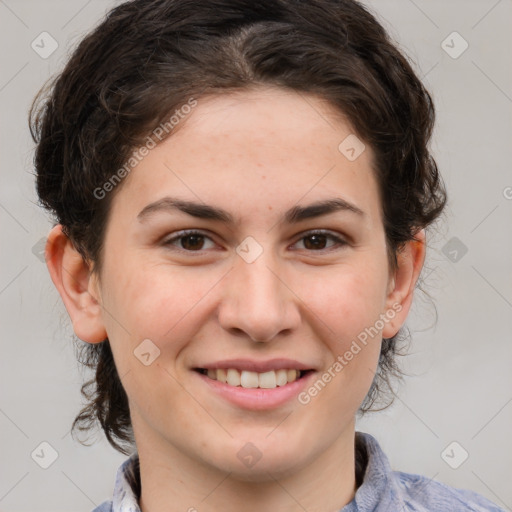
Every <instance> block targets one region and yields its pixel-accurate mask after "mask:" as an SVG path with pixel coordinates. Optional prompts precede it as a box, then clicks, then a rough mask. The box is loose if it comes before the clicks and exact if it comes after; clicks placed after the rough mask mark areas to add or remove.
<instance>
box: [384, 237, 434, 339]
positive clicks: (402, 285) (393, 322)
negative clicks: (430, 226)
mask: <svg viewBox="0 0 512 512" xmlns="http://www.w3.org/2000/svg"><path fill="white" fill-rule="evenodd" d="M424 262H425V230H424V229H421V230H420V231H418V232H417V233H416V235H415V240H409V241H408V242H406V243H405V245H404V247H403V248H402V249H401V250H400V251H399V252H398V254H397V267H396V269H395V271H394V272H393V275H392V277H391V279H390V285H389V289H388V295H387V297H386V309H387V311H389V312H391V311H393V312H394V314H393V316H392V315H391V314H390V313H388V315H387V317H388V318H390V320H389V321H388V322H386V325H385V327H384V329H383V330H382V336H383V337H384V338H391V337H393V336H394V335H395V334H396V333H397V332H398V331H399V329H400V327H402V325H403V324H404V323H405V320H406V318H407V315H408V314H409V310H410V308H411V304H412V298H413V295H414V288H415V286H416V283H417V281H418V278H419V276H420V272H421V269H422V268H423V263H424Z"/></svg>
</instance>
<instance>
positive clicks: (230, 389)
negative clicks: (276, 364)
mask: <svg viewBox="0 0 512 512" xmlns="http://www.w3.org/2000/svg"><path fill="white" fill-rule="evenodd" d="M194 373H195V374H196V375H197V376H198V377H200V378H201V379H202V381H203V382H204V383H205V384H206V385H207V386H209V387H210V389H211V390H212V391H213V392H215V393H217V394H218V395H220V396H221V397H222V398H224V399H226V400H228V401H229V402H231V403H232V404H234V405H237V406H238V407H241V408H243V409H250V410H254V411H262V410H267V409H276V408H277V407H279V406H281V405H283V404H285V403H286V402H288V401H290V400H292V399H294V398H296V397H297V395H298V394H299V393H300V392H301V391H302V390H303V389H304V388H305V387H306V386H307V385H308V384H309V382H310V381H311V379H313V377H314V375H315V372H313V371H310V372H308V373H307V374H306V375H304V376H303V377H302V378H300V379H298V380H296V381H294V382H290V383H288V384H285V385H284V386H278V387H276V388H272V389H263V388H242V387H240V386H230V385H229V384H226V383H224V382H219V381H218V380H213V379H210V377H208V376H206V375H203V374H202V373H199V372H197V371H194Z"/></svg>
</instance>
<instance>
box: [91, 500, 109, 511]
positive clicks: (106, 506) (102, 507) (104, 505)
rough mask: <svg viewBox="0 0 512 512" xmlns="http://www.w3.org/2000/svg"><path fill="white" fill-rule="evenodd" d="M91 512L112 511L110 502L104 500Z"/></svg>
mask: <svg viewBox="0 0 512 512" xmlns="http://www.w3.org/2000/svg"><path fill="white" fill-rule="evenodd" d="M92 512H112V502H111V501H104V502H103V503H102V504H101V505H100V506H99V507H96V508H95V509H94V510H93V511H92Z"/></svg>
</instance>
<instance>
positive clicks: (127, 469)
mask: <svg viewBox="0 0 512 512" xmlns="http://www.w3.org/2000/svg"><path fill="white" fill-rule="evenodd" d="M356 459H358V460H359V464H360V465H361V466H362V471H363V473H364V477H363V481H362V484H361V485H360V486H359V487H358V489H357V492H356V495H355V497H354V499H353V500H352V501H351V502H350V503H348V504H347V505H346V506H344V507H343V508H342V509H341V510H340V512H505V510H504V509H502V508H500V507H498V506H497V505H494V504H493V503H491V502H490V501H489V500H487V499H486V498H484V497H483V496H481V495H480V494H477V493H476V492H473V491H468V490H462V489H455V488H453V487H449V486H448V485H445V484H442V483H440V482H436V481H434V480H431V479H429V478H427V477H424V476H420V475H414V474H410V473H402V472H400V471H393V470H392V469H391V466H390V465H389V461H388V458H387V457H386V455H385V454H384V452H383V451H382V449H381V447H380V446H379V443H378V442H377V440H376V439H375V438H374V437H372V436H371V435H369V434H365V433H362V432H356ZM138 489H140V480H139V464H138V457H137V454H134V455H132V456H131V457H130V458H129V459H128V460H126V461H125V462H124V463H123V464H122V465H121V467H120V468H119V470H118V472H117V477H116V483H115V487H114V496H113V499H112V501H106V502H104V503H103V504H101V505H100V506H99V507H97V508H96V509H94V510H93V512H141V511H140V507H139V505H138V492H139V491H138Z"/></svg>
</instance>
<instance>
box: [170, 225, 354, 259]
mask: <svg viewBox="0 0 512 512" xmlns="http://www.w3.org/2000/svg"><path fill="white" fill-rule="evenodd" d="M193 235H196V236H197V235H199V236H202V237H204V238H208V239H210V240H212V239H211V237H210V236H208V235H207V234H206V233H203V232H202V231H198V230H194V229H190V230H183V231H180V232H178V233H177V234H176V235H174V236H173V237H172V238H169V239H167V240H166V241H165V242H164V245H165V246H172V245H173V243H174V242H178V241H179V240H181V239H182V238H186V237H188V236H193ZM314 235H323V236H326V237H327V238H328V239H331V240H333V241H334V242H335V246H336V245H338V246H339V248H342V247H343V246H346V245H348V243H347V241H346V240H344V239H343V238H341V237H339V236H337V235H335V234H333V233H332V232H330V231H327V230H323V229H314V230H311V231H307V232H306V233H304V234H302V236H301V237H300V238H299V239H298V240H297V242H299V241H300V240H304V239H305V238H308V237H310V236H314ZM212 241H213V240H212ZM297 242H295V243H297ZM294 245H295V244H294ZM335 246H334V247H328V248H325V249H319V250H314V249H310V250H308V249H305V250H307V251H309V252H312V253H322V252H327V251H330V250H333V249H335ZM174 249H175V250H177V251H180V252H184V253H188V254H193V253H199V254H201V253H203V252H204V251H205V250H207V249H199V250H197V251H191V250H187V249H183V248H181V247H174Z"/></svg>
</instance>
